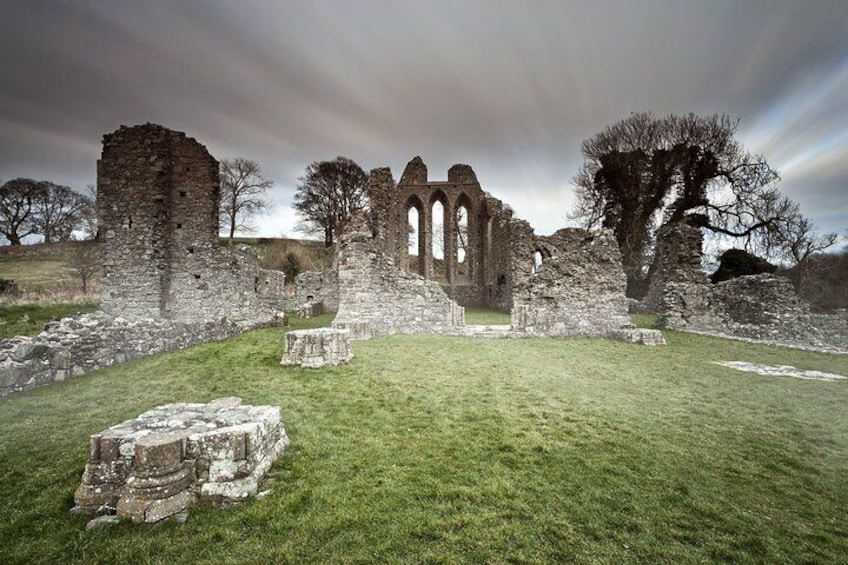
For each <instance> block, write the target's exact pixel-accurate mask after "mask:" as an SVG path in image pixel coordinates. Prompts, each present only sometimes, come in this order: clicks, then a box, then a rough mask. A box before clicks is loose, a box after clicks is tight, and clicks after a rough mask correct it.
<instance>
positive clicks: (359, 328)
mask: <svg viewBox="0 0 848 565" xmlns="http://www.w3.org/2000/svg"><path fill="white" fill-rule="evenodd" d="M332 326H333V328H335V329H338V330H347V331H348V333H350V339H371V337H372V336H373V335H374V333H373V332H372V331H371V322H358V321H353V320H348V321H346V322H336V321H333V324H332Z"/></svg>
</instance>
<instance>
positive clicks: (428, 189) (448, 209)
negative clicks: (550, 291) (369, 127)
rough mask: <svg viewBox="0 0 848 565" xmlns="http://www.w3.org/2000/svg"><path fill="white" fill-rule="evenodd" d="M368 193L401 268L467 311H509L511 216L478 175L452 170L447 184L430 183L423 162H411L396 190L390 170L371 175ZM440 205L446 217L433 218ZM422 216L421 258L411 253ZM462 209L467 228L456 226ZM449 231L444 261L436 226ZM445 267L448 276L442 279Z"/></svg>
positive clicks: (469, 170)
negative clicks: (412, 215)
mask: <svg viewBox="0 0 848 565" xmlns="http://www.w3.org/2000/svg"><path fill="white" fill-rule="evenodd" d="M372 175H377V176H374V177H373V178H372V182H371V185H370V189H369V195H370V199H371V208H372V212H371V219H372V226H373V227H374V230H375V232H376V231H379V232H380V233H381V234H382V236H383V238H384V240H385V246H386V250H387V253H388V254H389V255H390V256H391V257H392V259H393V260H394V262H395V264H396V265H399V266H403V267H404V268H405V269H407V270H409V271H411V272H413V273H416V274H419V275H421V276H423V277H425V278H427V279H430V280H437V281H438V282H439V283H440V284H441V285H442V286H443V287H444V289H445V292H446V293H447V294H448V295H449V296H451V297H452V298H453V299H454V300H456V301H457V302H459V303H460V304H462V305H466V306H471V305H486V306H490V307H493V308H497V309H500V310H503V311H508V310H509V308H510V306H511V304H510V296H511V293H510V292H509V290H508V288H507V287H508V283H507V279H508V278H509V276H510V256H509V246H510V233H509V226H510V223H509V220H510V219H511V217H512V211H511V210H509V207H507V206H505V205H504V204H503V203H502V202H500V201H499V200H497V199H496V198H494V197H492V196H491V195H489V194H487V193H485V192H483V190H482V188H481V187H480V183H479V182H478V180H477V175H476V174H475V173H474V170H473V169H472V168H471V167H470V166H468V165H463V164H456V165H453V166H452V167H451V168H450V169H449V170H448V174H447V180H430V179H429V178H428V172H427V166H426V165H425V164H424V162H423V161H422V160H421V158H420V157H415V158H414V159H412V160H411V161H410V162H409V163H408V164H407V166H406V168H405V169H404V172H403V174H402V175H401V179H400V182H399V183H398V184H397V185H395V183H394V180H393V179H392V176H391V171H389V170H388V169H377V170H375V171H373V172H372ZM437 202H439V203H441V204H442V206H443V211H444V215H443V217H442V218H434V217H433V213H434V210H433V206H434V204H435V203H437ZM413 208H414V209H416V210H417V211H418V225H417V226H415V227H416V228H417V231H418V249H417V256H416V255H412V256H411V255H410V253H409V236H410V234H409V211H410V210H411V209H413ZM461 209H464V210H465V211H466V212H467V215H466V222H465V225H464V226H462V225H461V224H460V222H459V221H458V220H457V217H458V216H457V214H458V213H459V211H460V210H461ZM439 222H441V223H442V225H443V226H444V228H443V229H444V235H443V238H442V239H443V253H442V254H443V258H442V259H440V260H437V259H436V253H435V252H434V249H433V247H434V245H433V242H434V239H435V236H434V225H435V224H436V223H439ZM461 229H463V230H464V235H463V237H464V239H465V250H464V255H463V256H462V259H463V260H462V261H460V257H461V253H460V246H459V244H458V242H457V238H458V236H459V233H460V230H461ZM439 261H440V262H441V266H442V267H443V270H444V273H438V274H437V269H436V265H437V262H439Z"/></svg>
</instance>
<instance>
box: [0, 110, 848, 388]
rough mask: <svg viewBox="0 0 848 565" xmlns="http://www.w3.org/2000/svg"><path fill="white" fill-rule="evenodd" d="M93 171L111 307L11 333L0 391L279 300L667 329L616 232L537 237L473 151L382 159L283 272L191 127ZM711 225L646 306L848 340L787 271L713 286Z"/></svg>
mask: <svg viewBox="0 0 848 565" xmlns="http://www.w3.org/2000/svg"><path fill="white" fill-rule="evenodd" d="M97 170H98V202H97V208H98V216H99V220H100V226H101V232H102V235H101V237H102V247H101V249H102V262H101V311H100V312H98V313H96V314H92V315H87V316H78V317H76V318H73V319H66V320H63V321H62V322H60V323H56V324H52V325H50V326H49V327H48V328H45V331H44V332H42V333H41V334H40V335H38V336H36V337H32V338H29V337H17V338H14V339H10V340H4V341H3V342H1V343H0V397H2V396H5V395H7V394H9V393H11V392H16V391H21V390H28V389H31V388H34V387H37V386H42V385H45V384H49V383H51V382H55V381H59V380H63V379H66V378H69V377H72V376H76V375H79V374H83V373H85V372H88V371H91V370H95V369H98V368H102V367H107V366H109V365H112V364H115V363H120V362H123V361H126V360H129V359H132V358H135V357H139V356H142V355H145V354H148V353H150V352H158V351H168V350H170V349H175V348H181V347H186V346H188V345H191V344H196V343H202V342H204V341H210V340H214V339H223V338H225V337H228V336H231V335H234V334H236V333H238V332H240V331H243V330H245V329H249V328H255V327H262V326H269V325H281V324H284V323H285V315H284V314H283V311H297V312H299V313H301V315H303V316H311V315H314V314H317V313H321V312H335V313H336V316H335V319H334V320H333V324H332V325H333V328H335V329H337V330H344V331H346V332H348V333H347V334H343V335H344V336H348V335H349V338H350V339H354V340H355V339H363V338H368V337H371V336H372V335H385V334H392V333H442V334H455V335H477V334H475V331H474V330H473V329H469V328H466V327H465V311H464V308H465V307H467V306H486V307H489V308H493V309H496V310H499V311H502V312H510V313H511V324H510V326H509V327H505V328H499V329H498V330H497V331H486V332H484V333H486V336H487V337H520V336H532V335H541V336H553V335H594V336H605V337H611V338H614V339H623V340H626V341H631V342H634V343H645V344H659V343H662V335H661V334H659V332H655V333H651V331H650V330H635V329H633V327H632V324H631V322H630V319H629V317H628V301H627V299H626V298H625V286H626V281H625V276H624V273H623V270H622V267H621V257H620V253H619V250H618V247H617V245H616V243H615V240H614V238H613V237H612V234H611V232H609V231H605V230H600V231H593V232H589V231H585V230H580V229H562V230H559V231H557V232H556V233H554V234H552V235H550V236H540V235H536V234H535V233H534V231H533V228H532V227H531V226H530V224H528V223H527V222H526V221H524V220H521V219H519V218H516V217H515V216H514V214H513V212H512V210H511V209H510V208H509V206H507V205H506V204H505V203H503V202H501V201H500V200H498V199H497V198H495V197H493V196H492V195H490V194H488V193H486V192H485V191H484V190H483V189H482V187H481V185H480V183H479V181H478V179H477V176H476V174H475V173H474V171H473V169H472V168H471V167H470V166H468V165H463V164H457V165H454V166H452V167H451V168H450V169H449V170H448V171H447V178H446V179H445V180H432V179H431V178H430V176H429V173H428V171H427V166H426V165H425V164H424V162H423V160H422V159H421V158H420V157H415V158H413V159H412V160H411V161H410V162H409V163H408V164H407V166H406V168H405V169H404V171H403V173H402V174H401V176H400V180H399V181H395V179H394V177H393V176H392V172H391V170H390V169H388V168H377V169H373V170H372V171H371V173H370V178H369V187H368V194H369V197H370V203H371V207H370V211H369V213H368V214H367V215H365V214H362V215H359V216H357V217H354V218H351V221H350V222H349V225H348V226H347V227H346V229H345V230H344V233H343V234H342V237H341V238H340V242H339V249H338V257H337V267H336V268H334V269H331V270H329V271H325V272H321V273H302V274H300V275H299V276H298V277H297V278H296V279H295V281H288V283H289V284H288V285H286V282H287V281H285V277H284V275H283V273H281V272H278V271H270V270H264V269H261V268H259V264H258V260H257V258H256V255H255V254H254V253H253V251H251V250H250V249H249V248H247V247H235V248H221V247H220V245H219V242H218V241H219V240H218V195H219V189H220V188H219V177H218V162H217V161H216V160H215V158H214V157H212V156H211V155H210V154H209V152H208V151H207V150H206V148H205V147H204V146H203V145H202V144H200V143H199V142H197V141H196V140H194V139H192V138H190V137H188V136H186V135H185V134H184V133H180V132H175V131H172V130H169V129H167V128H165V127H162V126H159V125H155V124H143V125H138V126H132V127H126V126H122V127H121V128H119V129H118V130H116V131H115V132H112V133H110V134H106V135H104V137H103V152H102V156H101V159H100V160H99V161H98V167H97ZM437 214H441V217H439V218H436V215H437ZM411 224H412V225H411ZM437 224H438V225H441V226H442V227H441V229H440V230H439V231H440V232H441V233H438V234H437V230H436V227H435V226H436V225H437ZM411 231H412V232H414V233H415V236H414V237H411V233H410V232H411ZM437 236H438V237H437ZM701 237H702V236H701V233H700V230H699V228H698V227H696V226H693V225H689V224H686V223H685V222H684V223H681V224H679V225H675V226H669V227H667V228H665V229H664V230H663V232H662V233H660V234H659V236H658V242H657V252H656V261H655V267H654V269H653V272H652V277H651V283H650V287H649V291H648V295H647V296H646V298H645V299H644V301H643V302H642V304H641V305H640V307H641V308H642V309H643V310H644V311H648V312H652V313H656V314H659V315H660V317H661V319H662V320H663V321H664V322H665V323H666V324H667V327H669V328H673V329H682V330H687V331H698V332H706V333H718V334H722V335H727V336H730V337H738V338H745V339H755V340H761V341H768V342H772V343H781V344H785V345H793V346H804V347H810V346H813V347H817V348H821V349H827V350H839V351H844V350H845V344H846V343H848V313H845V312H841V313H835V314H832V315H821V314H813V313H811V312H810V310H809V306H807V305H806V304H805V303H803V302H802V301H801V300H800V299H798V297H797V296H796V295H795V294H794V292H793V291H792V289H791V287H790V286H789V284H788V282H786V281H785V280H784V279H779V278H775V277H773V276H770V275H758V276H756V277H740V278H738V279H733V280H729V281H725V282H723V283H719V284H716V285H711V284H710V283H709V282H708V281H707V278H706V275H705V274H704V273H703V271H702V270H701V245H702V244H701ZM436 239H439V241H436ZM411 242H414V245H410V243H411ZM436 249H440V250H441V253H437V252H436V251H435V250H436ZM331 337H332V339H336V338H337V337H338V336H335V337H333V336H331ZM328 339H330V338H328ZM342 358H347V355H346V354H344V355H343V356H342Z"/></svg>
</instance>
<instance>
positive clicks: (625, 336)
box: [607, 328, 666, 345]
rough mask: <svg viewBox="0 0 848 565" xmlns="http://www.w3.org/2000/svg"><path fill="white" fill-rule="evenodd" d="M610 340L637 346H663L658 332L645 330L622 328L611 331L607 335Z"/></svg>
mask: <svg viewBox="0 0 848 565" xmlns="http://www.w3.org/2000/svg"><path fill="white" fill-rule="evenodd" d="M607 337H608V338H610V339H617V340H618V341H626V342H627V343H635V344H637V345H665V344H666V343H665V338H664V337H663V334H662V332H661V331H660V330H649V329H645V328H622V329H619V330H612V331H611V332H609V333H608V334H607Z"/></svg>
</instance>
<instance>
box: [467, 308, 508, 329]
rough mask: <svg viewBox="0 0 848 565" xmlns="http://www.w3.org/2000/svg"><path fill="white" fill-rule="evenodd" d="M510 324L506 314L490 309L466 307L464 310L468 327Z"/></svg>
mask: <svg viewBox="0 0 848 565" xmlns="http://www.w3.org/2000/svg"><path fill="white" fill-rule="evenodd" d="M510 322H511V320H510V316H509V313H508V312H507V313H504V312H498V311H497V310H492V309H491V308H479V307H476V306H466V308H465V323H466V325H469V326H471V325H475V326H498V325H504V324H505V325H509V324H510Z"/></svg>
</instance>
